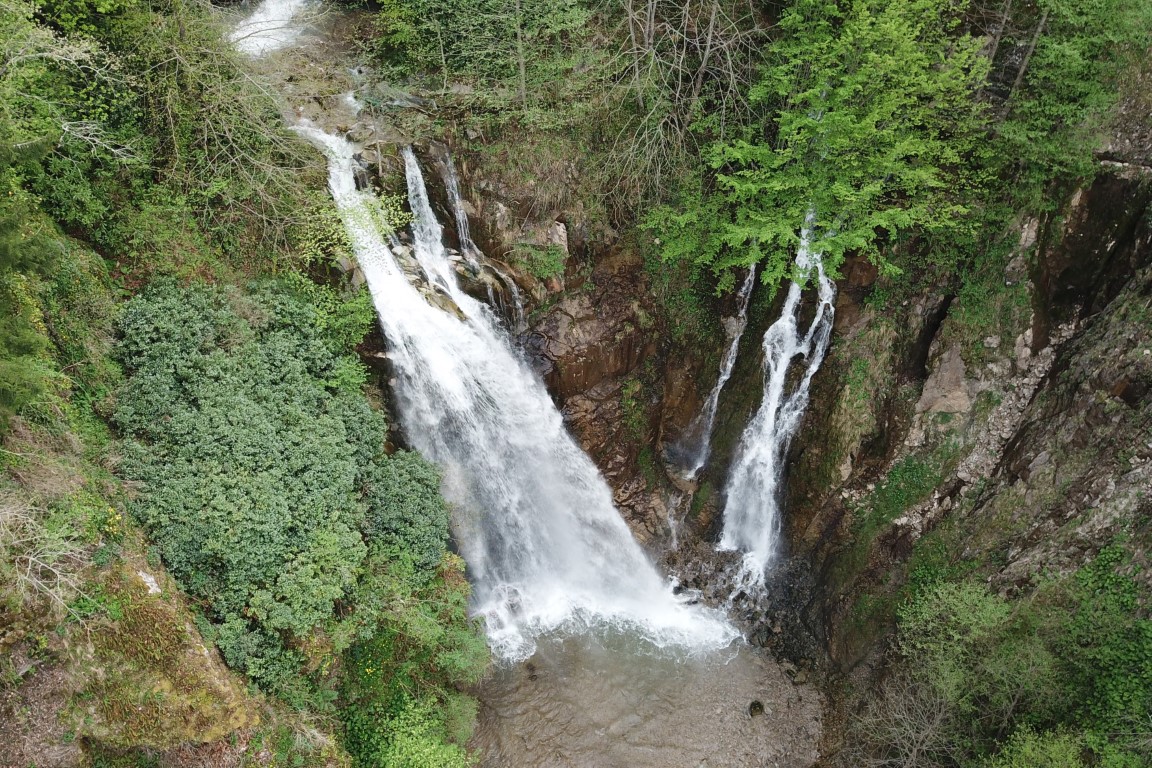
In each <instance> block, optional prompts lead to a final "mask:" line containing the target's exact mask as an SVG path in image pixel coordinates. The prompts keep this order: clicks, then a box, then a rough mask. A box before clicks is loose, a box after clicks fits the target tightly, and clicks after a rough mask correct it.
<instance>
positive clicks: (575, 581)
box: [298, 126, 737, 659]
mask: <svg viewBox="0 0 1152 768" xmlns="http://www.w3.org/2000/svg"><path fill="white" fill-rule="evenodd" d="M298 130H300V132H301V133H302V134H304V135H305V136H306V137H307V138H309V139H310V140H311V141H312V142H314V143H315V144H317V145H318V146H319V147H321V148H322V149H323V151H324V152H325V154H326V155H327V156H328V159H329V185H330V187H331V190H332V195H333V197H334V199H335V201H336V205H337V207H338V208H339V210H340V212H341V215H342V217H343V220H344V223H345V226H346V228H347V231H348V235H349V238H350V240H351V242H352V245H353V248H354V251H355V253H356V255H357V258H358V260H359V262H360V267H361V269H362V270H363V271H364V275H365V277H366V278H367V282H368V287H369V289H370V290H371V292H372V297H373V300H374V302H375V304H376V307H377V310H378V312H379V316H380V324H381V326H382V328H383V331H384V335H385V337H386V338H387V340H388V343H389V347H390V352H391V354H390V357H391V359H392V360H393V363H394V365H395V371H396V382H395V395H396V401H397V406H398V409H399V412H400V416H401V418H402V419H403V422H404V425H405V429H406V433H407V434H408V436H409V438H410V440H411V442H412V443H413V446H414V447H415V448H417V449H419V450H420V452H421V453H423V454H424V455H425V456H427V457H428V458H429V459H431V460H433V461H435V462H437V463H438V464H439V465H440V466H441V468H442V470H443V473H444V485H443V489H444V494H445V496H446V497H447V498H448V499H449V501H451V502H452V503H453V504H454V506H455V507H456V514H455V518H456V519H455V521H454V526H455V529H456V538H457V541H458V542H459V545H460V548H461V550H462V553H463V555H464V557H465V560H466V561H467V563H468V567H469V572H470V575H471V577H472V581H473V584H474V592H473V599H474V606H475V610H476V612H477V613H478V614H479V615H481V616H483V617H484V619H485V622H486V628H487V632H488V636H489V641H490V644H491V645H492V647H493V650H494V651H495V652H496V654H497V655H499V656H501V657H503V658H505V659H521V658H526V657H527V656H529V655H530V654H531V653H532V652H533V650H534V648H535V637H536V636H538V635H541V634H543V633H547V632H550V631H552V630H557V629H562V630H577V631H583V630H588V629H591V628H620V629H623V630H629V631H631V632H633V633H636V634H639V635H640V636H642V637H644V638H646V639H647V640H648V641H650V642H651V643H653V644H655V645H657V646H659V647H665V646H677V647H682V648H685V649H701V650H703V649H715V648H718V647H722V646H725V645H727V644H728V643H730V642H731V641H732V640H733V639H735V637H736V636H737V633H736V631H735V630H734V629H733V628H732V627H731V625H729V624H728V623H727V622H726V621H725V620H724V619H723V618H722V617H721V616H720V615H719V614H718V613H716V612H713V611H710V610H708V609H705V608H703V607H700V606H691V605H687V604H685V603H683V602H681V601H680V600H678V599H677V597H676V596H674V595H673V594H672V589H671V586H670V584H668V583H666V582H665V581H664V580H663V579H662V578H661V577H660V575H659V574H658V573H657V572H656V570H655V568H654V567H653V566H652V565H651V563H649V561H648V560H647V558H646V557H645V556H644V553H643V552H642V550H641V549H640V547H639V545H638V544H637V543H636V542H635V540H634V539H633V538H632V536H631V534H630V532H629V531H628V528H627V526H626V525H625V524H624V521H623V520H622V519H621V518H620V516H619V514H618V513H617V511H616V509H615V508H614V507H613V506H612V496H611V492H610V491H609V488H608V486H607V484H606V483H605V482H604V480H603V478H602V477H601V476H600V475H599V473H598V472H597V471H596V468H595V466H594V465H593V464H592V462H591V461H590V460H589V459H588V457H587V456H586V455H584V453H583V452H582V451H581V450H580V449H579V447H577V445H576V443H575V442H574V441H573V440H572V438H571V437H570V436H569V435H568V433H567V432H566V431H565V429H564V425H563V422H562V419H561V417H560V414H559V413H558V412H557V410H556V408H555V407H554V406H553V404H552V401H551V400H550V398H549V397H548V393H547V391H546V390H545V388H544V386H543V384H542V383H541V382H540V381H539V380H538V379H537V378H536V377H535V376H534V374H533V373H532V372H531V371H530V370H529V369H528V368H527V366H526V365H525V364H524V363H523V362H522V361H521V360H520V359H519V358H518V357H517V355H516V354H515V353H514V352H513V350H512V348H511V346H510V345H509V343H508V341H507V338H506V336H505V334H504V333H503V331H502V330H501V329H500V327H499V326H498V325H497V323H496V322H495V320H494V318H493V316H492V314H491V312H489V311H488V309H487V308H486V307H485V306H484V305H483V304H481V303H479V302H477V301H476V300H474V299H473V298H471V297H470V296H468V295H467V294H465V293H464V292H463V291H461V290H460V288H459V286H458V285H457V283H456V280H455V276H454V275H453V273H452V270H451V268H450V266H449V263H448V258H447V255H446V253H445V251H444V247H443V245H442V243H441V240H440V235H441V230H440V226H439V224H438V223H437V222H436V219H435V216H434V215H433V213H432V210H431V207H430V205H429V204H428V196H427V192H426V190H425V189H424V182H423V178H422V176H421V174H420V168H419V165H418V164H417V163H416V162H415V158H414V157H413V156H412V155H411V154H410V153H405V161H406V170H407V177H408V189H409V196H410V202H411V206H412V212H413V216H414V219H415V221H414V224H413V228H412V229H413V239H414V250H415V255H416V258H417V260H418V261H419V262H420V264H421V267H422V269H423V270H424V272H425V274H426V275H428V276H429V279H430V280H433V281H434V282H435V283H436V284H437V285H438V286H439V287H440V289H441V290H444V291H446V292H447V293H448V295H449V297H450V298H451V299H452V300H453V302H455V304H456V306H457V307H459V309H460V311H461V313H462V314H463V316H464V319H463V320H462V319H460V318H458V317H456V316H454V315H451V314H449V313H447V312H444V311H442V310H440V309H437V308H436V307H433V306H432V305H431V304H429V303H428V302H427V301H425V300H424V298H423V297H422V296H421V294H420V292H419V291H418V290H416V288H414V287H413V286H412V285H411V284H410V283H409V282H408V281H407V279H405V277H404V275H403V273H402V271H401V270H400V268H399V266H398V265H397V263H396V262H395V260H394V259H393V256H392V253H391V252H390V251H389V249H388V246H387V245H386V244H385V241H384V238H383V237H382V236H381V233H380V232H379V231H378V229H377V227H376V224H375V217H374V216H372V215H369V214H367V211H368V210H369V208H370V206H371V204H372V199H371V196H370V195H369V194H368V193H365V192H361V191H358V190H357V189H356V184H355V180H354V178H353V167H354V160H353V155H354V153H355V152H356V148H355V147H354V146H353V145H352V144H350V143H348V142H347V141H345V140H344V139H342V138H338V137H335V136H332V135H329V134H326V133H324V132H323V131H320V130H318V129H316V128H313V127H311V126H300V127H299V128H298Z"/></svg>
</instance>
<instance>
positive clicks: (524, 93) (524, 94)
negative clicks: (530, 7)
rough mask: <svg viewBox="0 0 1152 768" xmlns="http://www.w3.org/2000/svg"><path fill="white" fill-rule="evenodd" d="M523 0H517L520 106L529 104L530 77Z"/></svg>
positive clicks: (517, 55)
mask: <svg viewBox="0 0 1152 768" xmlns="http://www.w3.org/2000/svg"><path fill="white" fill-rule="evenodd" d="M520 3H521V0H516V64H517V67H518V69H519V74H520V89H519V90H520V106H521V107H527V106H528V78H527V76H526V75H525V68H526V67H525V63H524V13H523V10H522V8H521V5H520Z"/></svg>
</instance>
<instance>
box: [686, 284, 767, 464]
mask: <svg viewBox="0 0 1152 768" xmlns="http://www.w3.org/2000/svg"><path fill="white" fill-rule="evenodd" d="M755 284H756V265H755V264H753V265H752V266H751V267H750V268H749V269H748V275H747V276H746V277H745V278H744V284H743V285H741V286H740V291H739V292H738V293H737V294H736V303H737V306H738V310H737V312H736V317H735V318H733V320H732V324H731V326H730V327H729V328H728V335H729V338H730V339H731V341H730V342H729V343H728V349H727V350H726V351H725V352H724V357H723V359H722V360H721V361H720V377H719V378H718V379H716V385H715V386H714V387H712V391H711V392H710V393H709V394H708V399H707V400H706V401H705V402H704V408H703V409H702V410H701V411H700V413H699V414H697V416H696V418H695V419H693V420H692V423H691V425H689V427H688V429H687V430H686V434H685V437H684V438H682V439H681V441H680V444H679V445H678V446H676V447H675V448H674V449H673V450H672V451H671V452H670V453H672V454H673V456H672V458H673V460H674V461H676V463H678V464H679V465H680V466H681V467H683V472H684V474H683V477H684V479H685V480H687V481H689V482H693V481H695V480H696V478H697V477H698V476H699V475H700V470H702V469H704V465H705V464H707V463H708V457H709V456H710V455H711V453H712V427H713V426H714V425H715V423H716V410H717V409H718V408H719V407H720V392H721V390H723V389H724V385H725V384H727V383H728V379H730V378H732V369H733V368H734V367H735V366H736V354H737V352H739V350H740V339H741V338H742V337H743V336H744V329H745V328H747V327H748V303H749V301H750V300H751V298H752V288H753V286H755Z"/></svg>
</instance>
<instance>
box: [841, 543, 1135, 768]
mask: <svg viewBox="0 0 1152 768" xmlns="http://www.w3.org/2000/svg"><path fill="white" fill-rule="evenodd" d="M950 562H955V556H954V555H953V556H952V557H948V556H945V557H944V558H942V559H938V560H937V561H936V562H935V563H934V564H933V565H928V564H927V562H922V563H921V564H920V566H919V569H918V571H917V572H916V573H915V574H914V578H913V579H912V581H911V584H912V586H913V589H912V591H911V594H910V595H909V597H908V599H906V600H905V602H904V603H903V604H902V605H901V607H900V608H899V611H898V614H899V616H898V620H899V632H898V636H897V640H898V644H897V646H896V653H895V659H894V661H893V665H892V669H891V670H890V672H889V676H890V677H889V679H888V680H887V681H886V683H885V684H884V686H883V688H882V689H881V690H882V694H881V695H880V696H878V697H875V698H873V699H870V700H869V702H868V705H867V707H866V709H865V710H864V712H863V713H862V714H861V715H860V717H859V718H858V719H856V720H855V721H854V722H853V723H852V726H851V729H852V732H851V735H850V736H849V741H850V746H849V748H848V750H847V754H846V755H845V756H844V757H843V760H844V764H846V765H871V766H934V765H982V766H993V767H995V768H1000V767H1004V768H1009V767H1010V768H1024V767H1025V766H1040V765H1044V766H1061V767H1062V768H1063V767H1064V766H1067V767H1068V768H1078V767H1079V766H1085V765H1102V766H1115V767H1116V768H1121V767H1123V768H1140V767H1141V766H1147V765H1149V764H1150V763H1149V759H1150V758H1149V755H1150V752H1149V749H1148V747H1149V742H1148V722H1149V719H1150V718H1152V620H1150V619H1148V618H1146V617H1144V616H1142V615H1141V612H1140V609H1139V605H1140V594H1141V587H1140V586H1139V584H1138V583H1137V582H1136V581H1135V580H1134V579H1133V578H1132V563H1131V554H1130V553H1128V552H1127V551H1126V549H1125V548H1124V547H1123V546H1122V544H1121V543H1119V542H1118V543H1117V544H1114V545H1112V546H1111V547H1109V548H1107V549H1105V550H1103V551H1102V552H1101V553H1100V554H1099V555H1098V556H1097V557H1096V558H1095V559H1094V560H1093V561H1092V562H1090V563H1089V564H1088V565H1087V566H1085V567H1083V568H1082V569H1080V570H1079V571H1077V572H1076V573H1075V574H1073V575H1071V576H1067V577H1062V578H1058V577H1052V578H1050V579H1048V580H1047V581H1045V582H1044V583H1042V584H1040V585H1039V587H1038V588H1036V589H1035V590H1033V591H1031V592H1030V593H1029V594H1027V595H1025V596H1022V597H1021V598H1020V599H1016V600H1009V599H1006V598H1004V597H1001V596H998V595H995V594H990V593H989V591H988V589H987V587H986V586H985V585H984V584H982V583H979V582H977V581H974V580H972V579H970V578H966V577H965V576H964V575H963V573H958V572H956V571H955V570H954V569H951V568H949V567H947V564H948V563H950ZM997 753H998V754H997ZM992 755H994V757H990V756H992Z"/></svg>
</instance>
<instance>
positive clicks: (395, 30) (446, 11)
mask: <svg viewBox="0 0 1152 768" xmlns="http://www.w3.org/2000/svg"><path fill="white" fill-rule="evenodd" d="M590 16H591V12H590V10H589V9H588V8H587V6H586V4H585V3H583V2H581V0H559V1H557V0H515V2H510V3H509V2H497V1H496V0H393V1H392V2H388V3H385V4H384V5H383V6H382V9H381V13H380V14H379V15H378V16H377V18H376V22H375V23H376V26H377V29H378V31H379V32H380V33H381V37H380V38H379V39H378V40H377V41H375V45H376V46H377V48H376V50H377V52H378V54H379V55H381V56H382V58H383V59H384V60H385V61H386V62H388V63H391V64H392V65H393V66H398V67H400V68H401V69H405V70H408V71H413V70H415V71H426V72H438V73H439V75H440V78H441V80H442V82H443V83H444V84H447V82H448V81H449V80H450V79H455V78H465V79H472V78H479V79H481V80H483V81H486V83H487V84H488V87H489V88H492V87H493V86H496V87H501V86H502V87H504V88H507V89H508V90H509V92H510V95H512V97H513V98H515V100H516V101H517V102H518V103H519V105H520V106H521V107H522V108H525V109H527V108H528V107H530V106H531V104H532V103H533V102H537V101H539V100H546V101H551V100H552V99H554V98H555V93H553V92H554V91H558V90H562V89H563V87H564V83H565V79H566V78H565V77H564V75H565V74H570V73H571V70H572V67H573V64H574V58H575V55H576V52H577V46H576V43H577V42H578V41H579V40H581V39H582V37H583V35H584V34H585V33H586V24H587V22H588V20H589V18H590Z"/></svg>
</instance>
